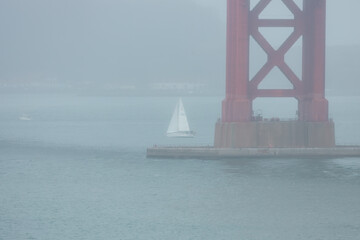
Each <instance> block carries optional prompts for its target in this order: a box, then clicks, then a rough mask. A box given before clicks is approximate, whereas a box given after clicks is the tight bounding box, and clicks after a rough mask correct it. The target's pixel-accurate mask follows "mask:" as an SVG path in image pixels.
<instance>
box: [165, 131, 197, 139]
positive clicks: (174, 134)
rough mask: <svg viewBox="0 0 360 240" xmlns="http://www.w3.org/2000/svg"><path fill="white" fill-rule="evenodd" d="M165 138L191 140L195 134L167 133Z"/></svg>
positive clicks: (190, 132) (191, 132)
mask: <svg viewBox="0 0 360 240" xmlns="http://www.w3.org/2000/svg"><path fill="white" fill-rule="evenodd" d="M166 136H167V137H172V138H193V137H195V132H193V131H189V132H173V133H167V134H166Z"/></svg>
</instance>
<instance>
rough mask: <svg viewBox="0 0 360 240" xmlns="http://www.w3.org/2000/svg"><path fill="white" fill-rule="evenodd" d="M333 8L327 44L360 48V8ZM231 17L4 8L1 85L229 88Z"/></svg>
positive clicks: (121, 0) (336, 4)
mask: <svg viewBox="0 0 360 240" xmlns="http://www.w3.org/2000/svg"><path fill="white" fill-rule="evenodd" d="M275 1H279V0H275ZM327 2H328V4H327V5H328V15H327V16H328V21H327V26H328V31H327V33H328V39H327V44H328V45H329V46H331V45H359V44H360V33H359V32H360V31H359V28H358V27H357V26H356V25H357V22H359V20H360V19H359V18H360V16H359V14H358V9H360V1H358V0H342V1H339V0H328V1H327ZM275 10H276V9H275ZM225 17H226V0H181V1H178V0H136V1H135V0H0V32H1V38H0V81H1V82H8V81H31V80H42V79H55V80H57V81H61V82H74V81H75V82H76V81H77V82H86V81H101V82H119V81H120V82H124V83H134V84H136V83H139V82H145V83H146V82H149V81H169V80H170V81H197V82H217V81H224V69H225V34H226V32H225V31H226V28H225V24H226V22H225V21H226V18H225ZM346 24H347V26H346Z"/></svg>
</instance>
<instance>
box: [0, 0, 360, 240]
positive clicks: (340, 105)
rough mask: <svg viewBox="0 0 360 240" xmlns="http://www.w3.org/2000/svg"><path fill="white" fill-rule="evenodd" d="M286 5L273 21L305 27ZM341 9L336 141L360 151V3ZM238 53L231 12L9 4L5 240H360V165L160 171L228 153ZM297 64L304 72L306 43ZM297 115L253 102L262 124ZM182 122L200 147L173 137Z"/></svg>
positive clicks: (296, 54)
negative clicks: (291, 20)
mask: <svg viewBox="0 0 360 240" xmlns="http://www.w3.org/2000/svg"><path fill="white" fill-rule="evenodd" d="M296 2H297V3H299V2H300V0H296ZM255 3H256V1H255V0H254V1H252V2H251V4H252V6H253V5H254V4H255ZM272 3H275V5H272V6H271V5H269V9H268V10H269V11H267V12H264V17H266V18H274V17H276V16H278V15H279V16H280V17H285V18H287V17H289V13H288V12H286V11H285V12H282V11H281V8H279V7H278V5H276V3H279V0H275V1H273V2H272ZM327 8H328V12H327V70H326V71H327V72H326V73H327V77H326V94H327V99H328V100H329V103H330V104H329V112H330V114H329V115H330V118H332V119H334V121H335V123H336V136H335V137H336V139H335V140H336V144H338V145H352V146H360V134H359V133H360V108H359V107H358V106H357V104H358V103H359V102H360V92H359V88H360V81H359V80H360V79H359V76H360V65H359V64H360V61H359V55H360V30H359V28H358V26H357V23H358V22H359V18H360V15H359V14H358V11H359V9H360V1H359V0H343V1H340V0H328V1H327ZM290 15H291V14H290ZM290 17H291V16H290ZM269 37H270V38H271V41H272V42H274V44H275V45H279V44H281V40H282V39H284V37H285V38H286V31H280V33H279V34H278V33H276V34H275V33H271V34H270V35H269ZM225 44H226V0H0V240H3V239H4V240H5V239H6V240H8V239H9V240H17V239H50V240H79V239H86V240H92V239H93V240H98V239H105V240H118V239H122V240H132V239H136V240H151V239H155V240H168V239H171V240H172V239H174V240H177V239H179V240H183V239H206V240H222V239H224V240H232V239H251V240H264V239H266V240H304V239H306V240H319V239H326V240H339V239H341V240H354V239H359V236H360V225H359V220H360V205H359V199H360V187H359V185H360V161H359V158H322V159H319V158H309V159H302V158H298V159H290V158H281V159H280V158H275V155H274V158H271V159H269V158H258V159H252V158H246V157H244V158H241V159H236V158H234V159H217V160H214V159H211V160H210V159H202V160H199V159H166V158H162V159H156V158H154V159H150V158H149V159H148V158H146V149H147V148H148V147H151V146H154V149H159V148H158V146H169V147H170V148H171V147H174V146H193V147H194V146H195V147H202V148H201V149H207V150H209V149H210V150H212V149H211V148H209V147H210V146H213V145H214V132H215V128H214V125H215V122H216V121H217V119H219V118H220V117H221V114H222V112H221V111H222V108H221V102H222V100H223V99H224V95H225V60H226V56H225V49H226V46H225ZM251 50H252V53H251V56H250V68H251V69H250V75H253V74H254V73H255V71H256V70H257V68H259V67H261V66H262V65H261V64H263V63H264V61H266V56H264V52H263V50H262V49H260V48H259V47H258V46H256V43H254V41H253V40H252V42H251ZM285 58H286V62H287V63H288V64H289V65H290V66H291V67H292V68H293V70H294V72H295V73H296V74H298V75H300V74H301V48H300V44H297V45H296V46H294V47H293V48H292V50H291V52H289V54H287V55H286V56H285ZM281 75H283V74H282V73H281V71H280V70H278V69H276V68H275V71H274V72H273V73H271V74H269V78H268V79H264V82H263V84H264V85H260V87H261V88H262V87H263V88H277V87H278V88H281V87H283V86H284V84H285V85H286V84H287V86H288V85H289V81H288V80H286V79H285V80H284V79H283V78H281ZM290 87H291V86H290ZM134 96H135V97H134ZM179 97H182V100H183V106H184V107H180V105H179V108H178V109H181V111H180V110H179V111H174V107H175V105H176V103H177V102H178V101H179ZM179 102H180V101H179ZM306 106H307V105H306ZM297 107H298V103H297V101H296V100H295V99H288V98H282V99H279V98H277V99H271V101H270V100H269V99H268V98H261V99H260V98H258V99H256V100H254V102H253V111H254V114H255V115H256V116H260V115H261V116H260V117H261V119H262V120H263V121H261V122H260V123H265V122H266V123H271V122H272V121H273V120H275V121H279V122H281V121H283V120H284V119H286V120H287V121H289V122H291V121H293V122H297V123H298V121H297V119H296V118H297V117H298V116H297ZM175 109H176V108H175ZM184 109H186V111H185V110H184ZM173 112H174V113H175V114H173V116H174V117H172V113H173ZM180 116H181V119H180ZM186 116H187V120H186ZM177 117H178V118H177ZM263 117H264V118H263ZM170 119H174V121H171V120H170ZM185 120H186V121H188V122H186V121H185ZM177 121H178V122H177ZM180 121H181V125H182V127H183V128H187V129H186V131H180V133H184V132H186V133H187V134H189V133H191V136H193V135H194V134H195V133H196V134H195V137H192V138H170V137H167V135H166V133H167V129H168V126H175V125H176V123H177V124H178V125H180V123H179V122H180ZM330 122H332V121H330ZM172 123H173V124H172ZM300 123H301V124H302V123H303V122H300ZM326 123H327V122H325V124H326ZM231 124H233V123H231ZM275 124H277V122H275ZM311 124H312V123H311ZM178 125H176V126H178ZM234 126H236V125H234ZM247 126H248V125H247ZM274 126H275V125H274ZM188 128H190V129H188ZM229 129H230V128H229ZM234 129H235V128H234ZM258 129H260V130H258V131H259V132H258V133H260V131H263V130H261V129H262V127H259V128H258ZM264 129H265V128H264ZM300 129H301V128H300ZM309 129H310V128H309ZM188 130H191V131H188ZM228 132H229V134H230V131H228ZM244 132H245V131H244ZM249 132H251V131H249ZM263 132H265V131H263ZM279 132H280V130H279ZM309 132H310V130H309V131H308V132H306V133H305V134H304V135H308V133H309ZM315 132H316V131H315ZM175 133H178V132H175ZM231 134H233V133H231ZM239 135H240V134H239ZM244 135H245V134H241V136H240V137H242V138H247V137H248V136H244ZM260 135H261V134H258V135H257V137H256V138H260V137H262V136H260ZM262 135H266V134H262ZM289 135H290V134H289ZM294 135H295V134H294ZM300 135H301V134H300ZM318 135H321V134H318ZM188 136H189V135H188ZM267 137H268V136H267ZM232 138H233V139H237V138H238V136H235V134H233V135H232ZM268 146H269V147H271V145H268ZM172 149H174V148H172ZM175 149H176V148H175ZM185 149H188V148H185ZM350 149H352V148H350ZM355 149H356V148H355ZM225 150H226V149H225ZM232 150H233V149H230V152H231V151H232ZM236 150H239V149H236ZM241 150H242V149H240V151H241ZM257 150H259V149H257ZM262 150H264V151H265V152H266V151H267V150H269V149H260V150H259V152H261V151H262ZM270 150H272V149H270ZM287 150H288V149H287ZM320 150H321V151H322V150H324V149H320ZM338 150H339V149H338ZM289 151H292V150H289ZM324 151H326V150H324ZM294 152H296V151H294ZM230 155H231V154H230Z"/></svg>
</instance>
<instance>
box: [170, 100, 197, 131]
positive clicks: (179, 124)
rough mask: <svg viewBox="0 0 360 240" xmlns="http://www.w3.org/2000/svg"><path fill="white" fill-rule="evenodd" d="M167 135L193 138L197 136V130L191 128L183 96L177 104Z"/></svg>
mask: <svg viewBox="0 0 360 240" xmlns="http://www.w3.org/2000/svg"><path fill="white" fill-rule="evenodd" d="M166 136H168V137H178V138H192V137H194V136H195V132H194V131H191V130H190V127H189V123H188V120H187V117H186V113H185V109H184V105H183V103H182V100H181V98H180V99H179V101H178V103H177V104H176V107H175V110H174V113H173V115H172V118H171V121H170V124H169V127H168V130H167V133H166Z"/></svg>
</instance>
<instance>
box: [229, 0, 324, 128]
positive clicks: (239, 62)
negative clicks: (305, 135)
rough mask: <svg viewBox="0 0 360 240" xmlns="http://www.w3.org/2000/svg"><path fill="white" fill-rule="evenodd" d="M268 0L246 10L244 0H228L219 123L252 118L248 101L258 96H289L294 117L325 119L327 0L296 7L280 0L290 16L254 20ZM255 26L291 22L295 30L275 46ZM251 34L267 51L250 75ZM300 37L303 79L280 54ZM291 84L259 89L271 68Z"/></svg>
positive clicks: (307, 0)
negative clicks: (294, 101)
mask: <svg viewBox="0 0 360 240" xmlns="http://www.w3.org/2000/svg"><path fill="white" fill-rule="evenodd" d="M271 1H272V0H261V1H259V3H258V4H257V5H256V6H255V7H254V8H253V9H252V10H250V1H249V0H228V17H227V24H228V25H227V59H226V61H227V63H226V98H225V100H224V101H223V108H222V110H223V112H222V121H223V122H246V121H251V117H252V101H253V100H254V99H255V98H257V97H294V98H296V99H297V100H298V102H299V106H298V107H299V111H298V112H299V120H302V121H309V122H321V121H328V102H327V100H326V99H325V14H326V0H303V10H301V9H300V8H299V7H298V5H297V4H296V3H294V1H293V0H282V2H283V3H284V5H285V6H286V7H287V8H288V9H289V10H290V11H291V12H292V13H293V15H294V19H259V15H260V14H261V12H262V11H263V10H264V9H265V8H266V7H267V5H268V4H269V3H270V2H271ZM260 27H293V29H294V31H293V32H292V34H291V35H290V36H289V37H288V38H287V39H286V40H285V42H284V43H283V44H282V45H281V46H280V48H279V49H277V50H275V49H274V48H273V47H272V46H271V45H270V44H269V42H268V41H267V40H266V38H264V36H263V35H262V34H261V33H260V31H259V28H260ZM250 36H252V37H253V38H254V40H255V41H256V42H257V43H258V44H259V45H260V46H261V47H262V48H263V50H264V51H265V52H266V54H267V55H268V60H267V62H266V63H265V65H264V66H263V67H262V68H261V69H260V70H259V71H258V72H257V73H256V74H255V75H254V77H253V78H252V79H249V39H250ZM300 37H303V66H302V67H303V71H302V79H299V77H298V76H297V75H296V74H295V73H294V72H293V70H292V69H291V68H290V67H289V66H288V65H287V64H286V62H285V55H286V53H287V52H288V51H289V50H290V49H291V47H292V46H293V45H294V44H295V42H296V41H297V40H298V39H299V38H300ZM276 66H277V67H278V68H279V69H280V70H281V71H282V72H283V74H284V75H285V76H286V77H287V78H288V80H289V81H290V82H291V83H292V85H293V89H258V86H259V84H260V83H261V82H262V81H263V80H264V78H265V77H266V76H267V75H268V74H269V73H270V71H271V70H272V69H273V68H274V67H276Z"/></svg>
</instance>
